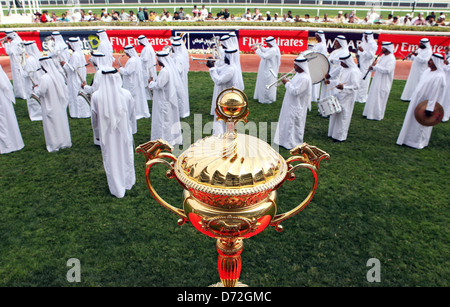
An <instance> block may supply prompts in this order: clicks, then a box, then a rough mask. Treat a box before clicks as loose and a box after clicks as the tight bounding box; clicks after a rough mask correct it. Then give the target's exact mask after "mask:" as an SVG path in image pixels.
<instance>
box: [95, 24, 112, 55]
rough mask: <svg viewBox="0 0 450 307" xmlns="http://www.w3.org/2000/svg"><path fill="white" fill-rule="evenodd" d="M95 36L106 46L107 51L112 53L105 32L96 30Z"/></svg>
mask: <svg viewBox="0 0 450 307" xmlns="http://www.w3.org/2000/svg"><path fill="white" fill-rule="evenodd" d="M97 36H98V38H99V39H100V42H102V43H103V42H104V43H105V44H106V45H107V46H108V50H109V51H110V52H111V54H112V53H113V47H112V44H111V42H110V41H109V38H108V34H106V32H105V30H98V31H97Z"/></svg>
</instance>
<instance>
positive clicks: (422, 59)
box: [400, 38, 433, 101]
mask: <svg viewBox="0 0 450 307" xmlns="http://www.w3.org/2000/svg"><path fill="white" fill-rule="evenodd" d="M432 53H433V51H432V49H431V45H430V41H429V40H428V38H422V39H421V40H420V44H419V48H418V49H417V50H416V51H415V52H413V54H412V55H411V60H412V64H411V70H410V71H409V75H408V79H407V80H406V84H405V87H404V88H403V92H402V96H401V97H400V99H401V100H403V101H410V100H411V99H412V98H413V97H412V94H413V92H414V91H415V90H416V87H417V84H418V83H419V80H420V78H421V76H422V73H423V72H424V71H425V70H426V69H428V60H429V59H430V57H431V54H432Z"/></svg>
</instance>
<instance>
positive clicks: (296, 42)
mask: <svg viewBox="0 0 450 307" xmlns="http://www.w3.org/2000/svg"><path fill="white" fill-rule="evenodd" d="M266 38H267V37H261V38H252V37H243V38H242V44H243V46H250V45H252V44H255V43H264V41H265V40H266ZM275 41H276V42H277V45H278V46H279V47H303V46H304V45H305V39H302V38H281V37H276V38H275Z"/></svg>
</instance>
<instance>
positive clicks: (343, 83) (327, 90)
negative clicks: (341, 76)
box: [327, 82, 347, 92]
mask: <svg viewBox="0 0 450 307" xmlns="http://www.w3.org/2000/svg"><path fill="white" fill-rule="evenodd" d="M346 83H347V82H344V83H340V84H342V85H344V84H346ZM338 85H339V84H338ZM335 88H337V85H336V86H333V87H332V88H329V89H327V92H328V91H330V90H332V89H335Z"/></svg>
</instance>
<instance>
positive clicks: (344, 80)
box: [327, 53, 361, 142]
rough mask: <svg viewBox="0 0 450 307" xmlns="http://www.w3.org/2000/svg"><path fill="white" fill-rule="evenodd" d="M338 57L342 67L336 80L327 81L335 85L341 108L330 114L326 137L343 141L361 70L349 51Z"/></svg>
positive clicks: (350, 116) (349, 120) (350, 117)
mask: <svg viewBox="0 0 450 307" xmlns="http://www.w3.org/2000/svg"><path fill="white" fill-rule="evenodd" d="M339 59H340V60H341V66H342V67H343V69H342V70H341V74H340V76H339V78H338V79H337V80H333V81H327V82H330V83H329V85H331V86H335V87H336V89H337V90H338V92H337V94H336V98H337V100H338V101H339V104H340V105H341V108H342V111H341V112H339V113H334V114H332V115H331V116H330V123H329V127H328V137H330V138H332V139H333V140H334V141H335V142H343V141H345V140H346V139H347V134H348V129H349V127H350V122H351V120H352V115H353V108H354V106H355V99H356V93H357V91H358V88H359V85H360V80H361V72H360V70H359V69H358V66H357V65H356V64H355V62H354V61H353V58H352V56H351V54H350V53H348V55H347V56H344V57H340V58H339Z"/></svg>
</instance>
